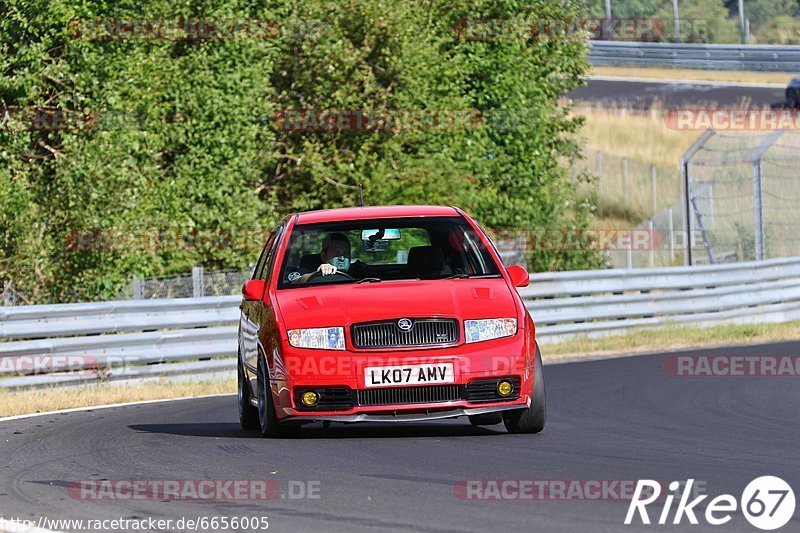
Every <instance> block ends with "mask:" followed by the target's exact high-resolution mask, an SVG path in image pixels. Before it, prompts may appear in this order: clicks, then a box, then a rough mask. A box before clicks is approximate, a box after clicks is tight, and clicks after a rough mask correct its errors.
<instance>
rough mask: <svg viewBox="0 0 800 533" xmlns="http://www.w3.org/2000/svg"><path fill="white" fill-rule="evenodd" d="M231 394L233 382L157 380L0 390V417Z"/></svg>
mask: <svg viewBox="0 0 800 533" xmlns="http://www.w3.org/2000/svg"><path fill="white" fill-rule="evenodd" d="M234 392H236V382H235V381H233V380H220V381H206V382H186V383H181V382H175V383H171V382H168V381H157V382H151V383H143V384H137V385H109V384H98V385H90V386H83V387H75V388H51V389H37V390H30V391H20V392H8V391H4V390H2V389H0V417H2V416H13V415H20V414H27V413H40V412H45V411H54V410H58V409H69V408H73V407H86V406H90V405H106V404H111V403H126V402H137V401H143V400H162V399H166V398H180V397H183V396H200V395H204V394H225V393H234Z"/></svg>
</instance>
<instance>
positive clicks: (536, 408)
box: [503, 344, 547, 433]
mask: <svg viewBox="0 0 800 533" xmlns="http://www.w3.org/2000/svg"><path fill="white" fill-rule="evenodd" d="M546 411H547V409H546V401H545V390H544V372H543V371H542V355H541V354H540V353H539V345H538V344H537V345H536V363H535V367H534V370H533V391H532V393H531V406H530V407H528V408H525V409H517V410H514V411H505V412H504V413H503V423H504V424H505V426H506V429H507V430H508V432H509V433H539V432H540V431H541V430H543V429H544V422H545V418H546Z"/></svg>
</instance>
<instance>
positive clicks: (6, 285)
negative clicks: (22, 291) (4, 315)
mask: <svg viewBox="0 0 800 533" xmlns="http://www.w3.org/2000/svg"><path fill="white" fill-rule="evenodd" d="M13 305H14V284H13V283H12V282H10V281H4V282H3V307H12V306H13Z"/></svg>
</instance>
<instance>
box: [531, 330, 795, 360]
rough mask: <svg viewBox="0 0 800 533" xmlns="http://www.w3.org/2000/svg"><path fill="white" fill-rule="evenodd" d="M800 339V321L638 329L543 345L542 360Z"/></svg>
mask: <svg viewBox="0 0 800 533" xmlns="http://www.w3.org/2000/svg"><path fill="white" fill-rule="evenodd" d="M799 339H800V320H798V321H794V322H786V323H784V324H724V325H719V326H711V327H708V328H701V327H688V326H670V327H666V328H661V329H638V330H635V331H632V332H630V333H627V334H625V335H616V336H613V337H603V338H597V339H586V338H576V339H571V340H568V341H564V342H560V343H557V344H543V345H542V357H543V358H544V360H545V361H557V360H559V359H577V358H593V357H608V356H617V355H631V354H637V353H648V352H663V351H672V350H682V349H690V348H712V347H714V346H729V345H734V344H761V343H768V342H778V341H788V340H799Z"/></svg>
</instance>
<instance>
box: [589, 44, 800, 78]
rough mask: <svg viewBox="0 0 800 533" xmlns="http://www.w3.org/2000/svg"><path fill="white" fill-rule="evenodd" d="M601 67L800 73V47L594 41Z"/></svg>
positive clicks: (594, 59)
mask: <svg viewBox="0 0 800 533" xmlns="http://www.w3.org/2000/svg"><path fill="white" fill-rule="evenodd" d="M590 44H591V49H590V52H589V62H590V63H591V64H592V65H598V66H623V67H673V68H693V69H707V70H755V71H773V72H799V71H800V46H784V45H739V44H680V43H640V42H628V41H590Z"/></svg>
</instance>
